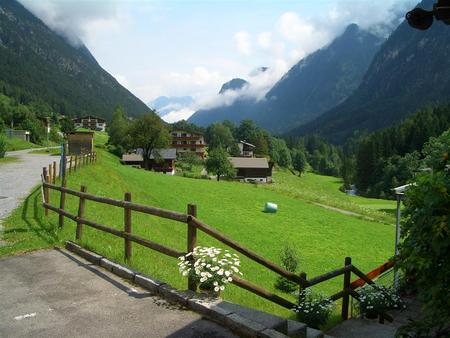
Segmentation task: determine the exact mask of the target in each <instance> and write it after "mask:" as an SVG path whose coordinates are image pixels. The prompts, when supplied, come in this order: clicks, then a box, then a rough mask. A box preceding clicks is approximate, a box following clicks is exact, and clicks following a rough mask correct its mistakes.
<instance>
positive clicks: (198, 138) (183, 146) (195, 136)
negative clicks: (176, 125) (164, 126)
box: [171, 130, 206, 159]
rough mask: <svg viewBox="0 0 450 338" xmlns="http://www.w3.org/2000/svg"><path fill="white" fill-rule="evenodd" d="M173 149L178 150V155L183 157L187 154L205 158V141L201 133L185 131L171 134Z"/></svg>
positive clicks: (175, 131)
mask: <svg viewBox="0 0 450 338" xmlns="http://www.w3.org/2000/svg"><path fill="white" fill-rule="evenodd" d="M171 136H172V147H173V148H175V149H176V151H177V155H179V156H180V157H182V156H183V155H184V154H186V153H189V152H190V153H194V154H196V155H197V156H198V157H200V158H202V159H203V158H204V157H205V146H206V145H205V139H204V138H203V135H202V134H200V133H190V132H187V131H184V130H174V131H172V132H171Z"/></svg>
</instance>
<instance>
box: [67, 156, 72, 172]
mask: <svg viewBox="0 0 450 338" xmlns="http://www.w3.org/2000/svg"><path fill="white" fill-rule="evenodd" d="M68 161H69V163H70V165H69V174H70V173H71V172H72V155H70V156H69V160H68Z"/></svg>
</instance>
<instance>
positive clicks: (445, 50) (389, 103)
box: [289, 0, 450, 142]
mask: <svg viewBox="0 0 450 338" xmlns="http://www.w3.org/2000/svg"><path fill="white" fill-rule="evenodd" d="M433 3H434V1H432V0H425V1H422V3H420V4H419V6H420V7H422V8H428V9H430V8H431V7H432V5H433ZM449 99H450V29H449V27H448V26H446V25H445V24H444V23H442V22H440V21H435V22H434V23H433V25H432V26H431V28H430V29H428V30H426V31H421V30H417V29H414V28H412V27H410V26H409V25H408V23H407V22H406V21H404V22H403V23H402V24H401V25H400V26H399V27H398V28H397V29H396V30H395V31H394V32H393V33H392V34H391V36H390V37H389V39H388V40H387V41H386V42H385V43H384V44H383V46H382V47H381V49H380V51H379V52H378V53H377V54H376V56H375V58H374V60H373V62H372V64H371V65H370V67H369V69H368V71H367V73H366V74H365V76H364V79H363V81H362V83H361V85H360V86H359V87H358V89H357V90H355V92H354V93H353V94H352V95H351V96H350V97H349V98H348V99H347V100H345V101H344V102H343V103H342V104H340V105H338V106H337V107H335V108H333V109H331V110H329V111H328V112H326V113H325V114H323V115H322V116H320V117H319V118H318V119H316V120H314V121H312V122H311V123H309V124H307V125H304V126H301V127H299V128H296V129H294V130H292V131H291V132H290V133H289V134H290V135H293V136H295V135H305V134H308V133H318V134H320V135H322V136H323V137H325V138H327V139H329V140H331V141H334V142H342V141H344V140H345V139H347V138H348V137H350V136H351V135H352V134H353V132H354V131H355V130H369V131H370V130H376V129H380V128H383V127H386V126H389V125H391V124H392V123H394V122H396V121H399V120H401V119H403V118H405V117H406V116H407V115H409V114H411V113H414V112H415V111H416V110H417V109H420V108H422V107H424V106H426V105H435V104H440V103H446V102H448V101H449Z"/></svg>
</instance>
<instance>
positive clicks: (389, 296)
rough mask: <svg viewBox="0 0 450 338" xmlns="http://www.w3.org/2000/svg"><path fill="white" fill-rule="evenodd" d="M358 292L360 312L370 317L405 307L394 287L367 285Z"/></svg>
mask: <svg viewBox="0 0 450 338" xmlns="http://www.w3.org/2000/svg"><path fill="white" fill-rule="evenodd" d="M358 293H359V295H360V302H359V309H360V312H361V314H364V315H368V316H369V317H370V316H373V317H375V316H377V315H378V314H380V313H383V312H385V311H386V310H393V309H402V308H404V307H405V305H404V303H403V301H402V300H401V298H400V296H399V295H398V294H397V292H396V291H395V290H394V289H393V288H387V287H383V286H377V287H373V286H371V285H366V286H364V287H363V288H361V290H360V291H359V292H358Z"/></svg>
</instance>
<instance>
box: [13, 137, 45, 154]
mask: <svg viewBox="0 0 450 338" xmlns="http://www.w3.org/2000/svg"><path fill="white" fill-rule="evenodd" d="M39 147H42V146H40V145H38V144H35V143H31V142H27V141H24V140H22V139H20V138H16V137H13V138H7V139H6V150H7V151H14V150H24V149H30V148H39Z"/></svg>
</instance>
